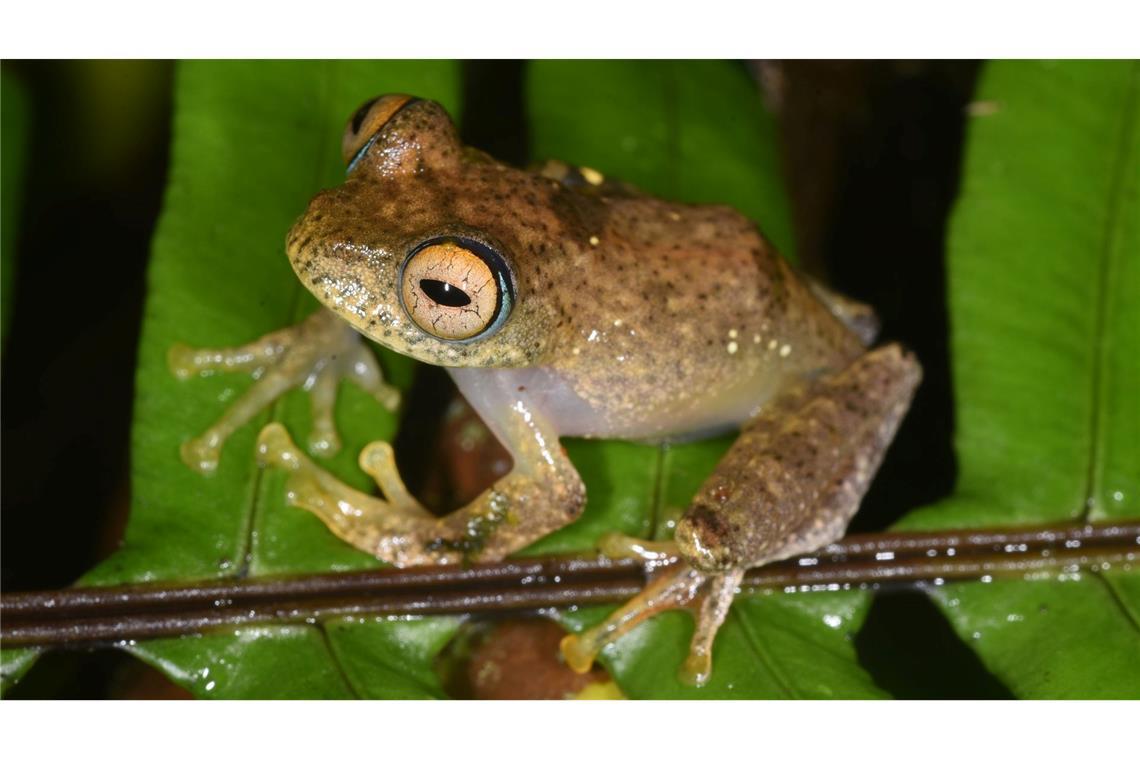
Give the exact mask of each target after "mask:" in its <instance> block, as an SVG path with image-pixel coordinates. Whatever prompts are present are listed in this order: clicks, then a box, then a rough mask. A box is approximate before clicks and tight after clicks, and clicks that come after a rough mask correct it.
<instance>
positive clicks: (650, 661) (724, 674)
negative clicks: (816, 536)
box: [526, 61, 881, 698]
mask: <svg viewBox="0 0 1140 760" xmlns="http://www.w3.org/2000/svg"><path fill="white" fill-rule="evenodd" d="M526 94H527V102H528V108H529V114H530V128H531V134H532V140H533V151H532V153H533V157H534V158H535V159H539V160H542V159H546V158H560V159H562V160H565V161H569V162H571V163H579V164H583V165H587V166H591V167H592V168H595V169H598V170H600V171H602V172H603V173H607V174H612V175H613V176H615V177H619V178H621V179H624V180H627V181H630V182H633V183H634V184H636V185H638V186H640V187H641V188H643V189H645V190H647V191H649V192H652V193H655V194H657V195H661V196H663V197H666V198H673V199H677V200H683V201H690V202H718V203H727V204H729V205H732V206H735V207H736V208H737V209H739V210H741V211H743V212H744V213H746V214H748V215H749V216H751V217H752V218H754V219H756V220H757V221H758V222H759V223H760V225H761V227H762V228H763V229H764V231H765V233H766V234H767V235H768V236H769V237H770V238H771V239H772V240H773V241H774V242H776V244H777V245H779V246H781V247H782V248H783V250H785V251H790V250H791V244H792V240H791V225H790V222H789V213H788V206H787V200H786V198H785V196H784V192H783V189H782V184H781V181H780V177H781V176H782V175H781V172H780V167H779V165H778V156H777V152H776V150H777V146H776V140H775V130H776V126H775V121H774V119H773V118H772V117H771V116H770V115H769V114H768V113H766V112H765V110H764V108H763V106H762V104H761V101H760V98H759V94H758V92H757V90H756V88H755V86H754V84H753V83H752V81H751V80H750V79H749V77H748V75H747V73H746V72H745V71H744V69H743V67H741V66H738V65H734V64H731V63H726V62H722V61H720V62H718V61H702V62H696V61H694V62H602V61H598V62H565V61H542V62H536V63H533V64H531V66H530V72H529V77H528V83H527V93H526ZM583 443H584V442H583ZM591 445H592V444H591ZM609 445H610V446H611V447H615V448H613V449H611V451H609V452H607V454H608V458H607V460H606V465H605V466H606V467H608V468H610V469H614V468H619V467H620V468H634V469H635V470H636V477H637V479H636V480H632V479H630V480H624V479H622V478H620V477H619V478H617V483H618V487H624V488H625V489H627V490H631V491H632V492H627V493H624V494H623V500H622V502H621V503H622V504H624V509H622V510H621V512H622V513H621V515H620V516H618V518H619V519H615V517H611V516H609V515H607V516H606V517H607V519H598V518H600V517H601V516H602V515H603V513H604V511H609V512H612V511H614V510H615V509H616V508H617V507H618V506H619V505H618V503H615V502H613V501H611V498H612V495H613V494H612V491H611V490H603V489H612V488H613V485H612V484H614V482H615V479H614V478H613V477H604V476H603V475H604V474H603V473H602V472H600V471H599V470H597V469H595V468H591V467H587V466H586V465H587V464H588V463H587V462H584V461H583V456H582V454H581V448H580V447H574V448H571V450H570V451H571V455H572V456H573V457H574V461H575V463H576V464H577V465H578V466H579V468H580V469H581V470H582V472H583V475H584V477H585V478H586V484H587V488H588V489H589V494H590V498H589V506H588V507H587V514H586V515H585V517H584V518H583V520H582V521H581V523H580V524H579V525H578V526H572V527H571V528H570V529H567V531H563V532H562V533H560V534H555V535H554V536H552V537H551V538H550V539H548V540H547V541H545V542H541V543H540V544H539V545H537V546H536V549H538V550H542V549H546V548H548V547H552V546H559V547H561V548H568V547H566V546H565V545H564V544H560V543H555V542H558V541H559V540H560V539H561V538H562V537H563V536H564V535H565V534H566V533H568V532H569V531H577V533H576V535H575V539H576V541H575V543H578V542H577V539H587V538H591V539H592V538H594V537H596V533H594V532H593V530H590V531H587V530H586V529H587V528H590V529H593V528H594V527H595V526H596V527H597V528H598V531H597V532H603V531H604V530H607V529H608V530H615V529H625V530H627V531H631V532H632V531H633V530H634V529H635V528H636V527H637V526H638V525H642V526H644V528H643V530H644V531H645V532H646V533H648V532H653V531H655V529H656V523H657V522H658V521H659V520H660V519H661V518H662V517H664V516H667V514H669V513H674V514H675V513H678V512H679V511H680V510H681V509H683V508H684V507H685V506H687V505H688V503H689V500H690V499H691V498H692V496H693V494H694V493H695V492H696V490H697V488H698V487H699V486H700V483H701V482H702V481H703V480H704V478H705V477H706V476H707V475H708V474H709V472H711V470H712V468H713V466H714V464H715V463H716V461H717V459H718V458H719V457H720V456H721V454H723V452H724V450H725V448H726V446H727V445H728V440H726V439H718V440H712V441H705V442H701V443H697V444H689V445H685V446H676V447H673V448H670V449H668V450H665V451H659V450H656V449H654V448H652V447H648V446H643V447H636V446H633V445H631V444H609ZM618 446H621V447H623V448H622V450H620V451H619V450H617V448H616V447H618ZM595 481H598V483H599V485H601V488H599V487H598V485H596V484H595ZM607 506H608V507H609V508H610V509H609V510H606V507H607ZM617 523H621V524H617ZM607 524H608V527H607ZM588 532H589V533H592V534H593V535H587V533H588ZM866 606H867V605H866V597H865V595H863V594H861V593H857V592H852V593H833V594H825V595H819V596H814V597H811V598H810V599H809V598H807V597H802V598H796V597H780V596H753V597H749V598H743V599H741V600H739V601H738V602H737V603H736V604H735V605H734V606H733V609H732V612H731V613H730V615H729V618H728V621H727V622H726V623H725V625H724V627H723V628H722V629H721V631H720V634H719V635H718V637H717V643H716V648H715V650H714V659H713V677H712V679H711V681H710V682H709V683H708V684H707V685H706V686H704V687H702V688H700V689H697V688H692V687H686V686H683V685H682V684H681V683H680V682H679V681H678V679H677V669H678V667H679V666H680V664H681V663H682V661H683V660H684V656H685V653H686V651H687V648H688V641H689V637H690V635H691V633H692V622H691V619H690V618H689V617H688V616H687V615H686V614H685V613H682V612H670V613H665V614H664V615H662V616H660V617H658V618H655V619H653V620H651V621H649V622H648V623H645V624H643V625H642V626H641V627H639V628H638V629H636V630H635V631H633V632H632V633H630V634H629V635H627V636H626V637H624V638H623V639H622V640H620V641H619V642H618V643H617V644H615V645H614V646H613V647H611V648H610V650H608V651H607V652H606V653H604V655H603V659H604V661H605V662H606V664H607V665H608V667H609V668H610V671H611V672H612V673H613V675H614V677H615V679H616V680H617V682H618V683H619V685H620V686H621V687H622V689H623V691H624V692H625V693H626V694H628V695H630V696H633V697H647V698H662V697H682V698H698V697H700V698H706V697H707V698H731V697H741V698H756V697H869V696H879V695H880V694H881V692H880V691H879V690H878V689H877V688H876V687H875V686H874V685H873V683H872V682H871V679H870V677H869V676H868V675H867V673H866V672H865V671H863V670H862V668H860V667H859V665H858V664H857V663H856V661H855V653H854V648H853V646H852V644H851V635H852V633H853V631H855V630H857V628H858V626H859V624H860V623H861V621H862V619H863V616H864V614H865V612H866ZM607 611H608V610H588V611H585V612H581V613H576V614H570V615H565V616H563V621H564V623H565V624H566V625H567V626H568V627H570V628H573V629H577V628H580V627H582V626H584V625H589V624H591V623H594V622H597V620H598V619H599V618H600V617H601V615H602V614H604V613H605V612H607Z"/></svg>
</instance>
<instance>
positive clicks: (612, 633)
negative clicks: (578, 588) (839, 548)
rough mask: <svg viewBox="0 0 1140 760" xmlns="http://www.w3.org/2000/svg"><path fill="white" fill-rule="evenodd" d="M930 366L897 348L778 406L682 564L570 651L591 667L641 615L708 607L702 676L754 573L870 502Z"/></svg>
mask: <svg viewBox="0 0 1140 760" xmlns="http://www.w3.org/2000/svg"><path fill="white" fill-rule="evenodd" d="M920 376H921V370H920V368H919V365H918V363H917V362H916V361H915V359H914V357H913V356H910V355H908V354H905V353H903V351H902V350H901V349H900V348H899V346H897V345H889V346H885V347H883V348H880V349H878V350H876V351H872V352H870V353H868V354H865V355H863V356H862V357H860V358H859V359H857V360H856V361H855V362H853V363H852V364H851V365H850V366H848V367H847V368H846V369H845V370H843V371H841V372H838V373H836V374H834V375H830V376H827V377H825V378H823V379H821V380H818V381H816V382H814V383H810V384H805V385H802V386H800V387H798V388H796V389H794V390H792V391H790V392H788V393H786V394H784V395H783V396H782V397H780V398H779V399H778V400H777V401H776V402H774V403H772V404H770V405H768V406H767V407H766V408H765V409H764V410H763V411H762V412H761V413H760V415H758V416H757V417H756V418H755V419H754V420H753V421H752V422H751V423H750V424H749V425H747V426H746V427H745V428H744V429H743V431H742V432H741V434H740V437H739V438H738V439H737V440H736V442H735V443H734V444H733V445H732V447H731V448H730V449H729V451H728V453H727V454H725V456H724V458H723V459H722V460H721V461H720V463H719V464H718V465H717V468H716V470H715V471H714V472H713V474H712V475H711V476H710V477H709V478H708V480H707V481H705V483H704V485H702V487H701V489H700V491H699V492H698V493H697V496H696V497H695V498H694V500H693V503H692V504H691V505H690V507H689V509H688V511H687V512H686V513H685V516H684V517H683V518H682V519H681V520H680V522H678V524H677V529H676V534H675V541H676V543H675V550H674V551H675V553H676V554H678V555H679V561H678V562H677V564H676V566H671V567H670V568H669V569H668V570H666V571H664V572H663V573H662V575H661V577H659V578H658V579H656V580H654V581H653V582H651V583H650V585H649V586H647V587H646V589H645V591H643V592H642V593H641V594H639V595H638V596H636V597H634V598H633V599H632V600H630V601H629V602H628V603H627V604H626V605H625V606H623V607H622V608H621V609H619V610H618V611H617V612H615V613H614V614H613V615H611V616H610V618H609V619H607V620H606V621H605V622H604V623H602V624H601V625H599V626H598V627H596V628H594V629H591V630H589V631H586V632H585V633H583V634H581V635H579V636H573V635H572V636H567V637H566V639H564V640H563V645H562V651H563V654H564V656H565V657H566V661H567V663H568V664H570V665H571V667H573V668H575V669H576V670H585V669H587V668H588V667H589V666H590V664H591V663H592V661H593V659H594V657H595V656H596V655H597V653H598V652H599V651H600V650H601V648H602V647H604V646H605V645H606V644H608V643H610V642H611V641H614V640H615V639H616V638H618V637H619V636H621V635H622V634H623V633H624V632H625V631H626V630H628V629H629V628H630V627H632V626H633V625H636V624H637V623H638V622H640V621H641V620H643V619H645V618H647V617H651V616H652V615H656V614H658V613H659V612H662V611H664V610H667V609H673V608H678V607H688V606H689V605H690V604H691V603H694V602H698V600H699V606H698V607H697V610H696V631H695V633H694V635H693V640H692V645H691V649H690V655H689V658H688V660H686V662H685V665H684V666H683V668H682V673H681V675H682V677H683V678H685V679H686V680H688V681H690V682H693V683H697V684H700V683H703V682H704V681H705V680H706V679H707V678H708V676H709V673H710V672H711V667H712V659H711V654H712V642H713V639H714V637H715V635H716V631H717V629H718V628H719V627H720V625H721V623H723V622H724V619H725V616H726V615H727V614H728V608H729V606H730V604H731V601H732V597H733V596H734V594H735V592H736V590H737V587H738V585H739V583H740V580H741V578H742V577H743V573H744V570H746V569H748V568H751V567H757V566H760V565H764V564H767V563H769V562H774V561H776V560H780V559H784V558H786V557H791V556H795V555H797V554H802V553H804V552H808V551H812V550H814V549H817V548H819V547H820V546H823V545H825V544H827V543H830V542H831V541H834V540H836V539H838V538H839V537H840V536H841V535H842V534H843V531H844V529H845V528H846V527H847V523H848V522H849V521H850V520H851V518H852V516H854V514H855V510H856V509H857V508H858V507H859V502H860V500H861V499H862V498H863V494H864V493H865V492H866V490H867V488H868V486H869V485H870V483H871V478H872V477H873V476H874V474H875V471H876V470H877V469H878V467H879V463H880V462H881V461H882V458H883V454H884V452H885V451H886V448H887V446H888V445H889V444H890V441H891V439H892V438H893V437H894V434H895V430H896V429H897V428H898V425H899V422H900V421H901V420H902V417H903V415H904V414H905V413H906V410H907V408H908V407H909V405H910V400H911V397H912V396H913V394H914V389H915V387H916V386H917V385H918V382H919V379H920ZM608 550H609V552H610V553H626V554H632V555H640V556H643V557H645V558H647V559H650V560H661V559H663V558H664V557H665V556H666V555H667V554H669V552H668V551H667V550H666V551H664V552H663V551H662V547H660V546H646V545H645V544H643V543H642V542H635V541H632V540H630V541H628V542H625V543H624V544H622V542H620V541H615V540H614V539H610V540H609V546H608Z"/></svg>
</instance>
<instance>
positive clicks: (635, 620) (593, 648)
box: [561, 540, 744, 686]
mask: <svg viewBox="0 0 1140 760" xmlns="http://www.w3.org/2000/svg"><path fill="white" fill-rule="evenodd" d="M631 543H632V540H631ZM640 543H641V544H642V546H637V547H636V548H634V547H630V549H631V551H632V555H628V554H627V555H625V556H640V553H641V550H643V549H644V546H643V544H645V543H646V542H640ZM614 548H617V547H614ZM649 553H650V554H652V555H654V557H655V558H656V557H657V555H659V554H660V552H658V551H656V550H651V551H650V552H649ZM743 577H744V571H743V570H729V571H727V572H724V573H706V572H703V571H701V570H697V569H695V568H693V567H690V566H689V564H688V563H686V562H685V561H683V560H680V561H678V562H677V563H676V565H675V566H673V567H670V568H668V569H666V570H663V571H661V572H660V573H659V574H658V575H657V577H655V578H654V579H653V580H652V581H650V583H649V585H648V586H646V587H645V590H644V591H642V592H641V593H640V594H638V595H637V596H635V597H634V598H633V599H630V600H629V601H628V602H626V603H625V604H624V605H623V606H622V607H621V608H619V609H618V610H617V611H615V612H614V613H613V614H612V615H610V616H609V617H608V618H606V620H605V621H604V622H602V623H600V624H599V625H596V626H594V627H593V628H591V629H589V630H587V631H584V632H582V633H579V634H570V635H568V636H566V637H565V638H563V639H562V644H561V649H562V657H563V659H565V660H566V664H567V665H569V666H570V668H571V669H572V670H574V671H575V672H577V673H585V672H587V671H589V669H590V667H591V666H592V665H593V663H594V659H595V658H596V657H597V656H598V653H599V652H601V651H602V649H603V648H604V647H605V646H606V645H607V644H611V643H613V642H615V641H617V640H618V639H619V638H621V637H622V636H623V635H625V634H626V633H628V632H629V631H630V630H632V629H633V628H635V627H636V626H638V625H639V624H640V623H642V622H643V621H645V620H648V619H649V618H651V617H653V616H655V615H658V614H660V613H662V612H665V611H666V610H672V609H686V610H689V611H690V612H692V613H693V615H694V617H695V619H696V629H695V631H694V632H693V638H692V641H691V643H690V646H689V656H688V658H687V659H686V660H685V663H684V665H682V666H681V671H680V673H679V676H680V678H681V680H683V681H685V682H686V683H689V684H692V685H694V686H701V685H703V684H704V683H705V682H707V681H708V678H709V675H710V674H711V673H712V646H713V640H714V639H715V638H716V632H717V631H718V630H719V629H720V626H721V624H722V623H724V619H725V617H726V616H727V615H728V610H729V607H731V606H732V600H733V598H734V597H735V596H736V590H737V588H739V586H740V580H741V578H743Z"/></svg>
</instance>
